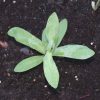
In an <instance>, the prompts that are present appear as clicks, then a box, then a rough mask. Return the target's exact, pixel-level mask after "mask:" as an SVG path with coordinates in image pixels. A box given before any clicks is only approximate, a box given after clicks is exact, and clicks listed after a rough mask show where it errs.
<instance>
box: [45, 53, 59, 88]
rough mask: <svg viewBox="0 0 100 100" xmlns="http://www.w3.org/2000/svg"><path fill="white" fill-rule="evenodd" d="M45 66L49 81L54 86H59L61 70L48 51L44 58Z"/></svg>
mask: <svg viewBox="0 0 100 100" xmlns="http://www.w3.org/2000/svg"><path fill="white" fill-rule="evenodd" d="M43 68H44V75H45V77H46V80H47V81H48V83H49V84H50V85H51V86H52V87H53V88H57V87H58V83H59V72H58V69H57V66H56V64H55V62H54V60H53V58H52V54H51V53H50V52H47V53H46V55H45V57H44V59H43Z"/></svg>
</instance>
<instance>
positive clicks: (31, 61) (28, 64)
mask: <svg viewBox="0 0 100 100" xmlns="http://www.w3.org/2000/svg"><path fill="white" fill-rule="evenodd" d="M42 61H43V56H33V57H29V58H26V59H24V60H22V61H21V62H20V63H18V64H17V65H16V67H15V69H14V71H15V72H25V71H27V70H29V69H32V68H34V67H36V66H37V65H39V64H41V63H42Z"/></svg>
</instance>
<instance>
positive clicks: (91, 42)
mask: <svg viewBox="0 0 100 100" xmlns="http://www.w3.org/2000/svg"><path fill="white" fill-rule="evenodd" d="M53 11H56V12H57V14H58V16H59V18H60V19H62V18H67V19H68V22H69V27H68V31H67V33H66V35H65V37H64V39H63V41H62V43H61V44H60V45H65V44H68V43H78V44H84V45H87V46H88V47H90V48H91V49H93V50H94V51H95V52H96V55H95V56H94V57H93V58H91V59H89V60H86V61H76V60H72V59H66V58H55V62H56V64H57V66H58V69H59V72H60V83H59V88H58V89H57V90H53V89H52V88H50V87H49V86H48V84H47V82H46V80H45V78H44V74H43V69H42V64H41V65H40V66H38V67H37V68H36V69H33V70H30V71H28V72H25V73H14V72H13V69H14V67H15V65H16V64H17V63H18V62H19V61H20V60H22V59H24V58H26V57H28V56H32V55H37V54H38V53H37V52H36V51H32V50H31V49H29V48H27V47H25V46H23V45H21V44H19V43H17V42H16V41H15V40H13V39H12V38H11V37H9V36H8V35H7V31H8V29H9V28H11V27H13V26H19V27H22V28H24V29H26V30H27V31H30V32H31V33H32V34H34V35H35V36H37V37H39V38H41V33H42V30H43V28H44V26H45V24H46V21H47V18H48V16H49V15H50V14H51V13H52V12H53ZM99 98H100V9H98V11H97V12H93V10H92V8H91V0H56V1H55V2H53V0H51V1H50V0H48V1H46V0H16V1H15V0H0V100H99Z"/></svg>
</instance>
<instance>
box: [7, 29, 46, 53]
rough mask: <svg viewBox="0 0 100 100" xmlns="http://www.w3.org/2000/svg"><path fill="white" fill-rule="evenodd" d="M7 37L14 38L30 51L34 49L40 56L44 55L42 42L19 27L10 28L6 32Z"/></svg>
mask: <svg viewBox="0 0 100 100" xmlns="http://www.w3.org/2000/svg"><path fill="white" fill-rule="evenodd" d="M8 35H9V36H11V37H14V38H15V40H16V41H17V42H19V43H22V44H24V45H26V46H28V47H30V48H32V49H35V50H37V51H38V52H40V53H42V54H44V53H45V49H44V45H43V43H42V41H41V40H40V39H38V38H36V37H35V36H34V35H32V34H30V33H29V32H28V31H26V30H24V29H22V28H19V27H14V28H11V29H10V30H9V31H8Z"/></svg>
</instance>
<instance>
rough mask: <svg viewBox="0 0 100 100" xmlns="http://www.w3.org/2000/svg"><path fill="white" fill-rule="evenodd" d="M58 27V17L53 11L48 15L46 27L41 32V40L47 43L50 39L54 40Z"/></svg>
mask: <svg viewBox="0 0 100 100" xmlns="http://www.w3.org/2000/svg"><path fill="white" fill-rule="evenodd" d="M58 28H59V19H58V16H57V14H56V13H55V12H54V13H52V14H51V15H50V17H49V18H48V21H47V25H46V28H45V29H44V31H43V33H42V41H43V42H45V43H47V44H48V42H50V41H53V42H54V41H55V38H56V34H57V32H58Z"/></svg>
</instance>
